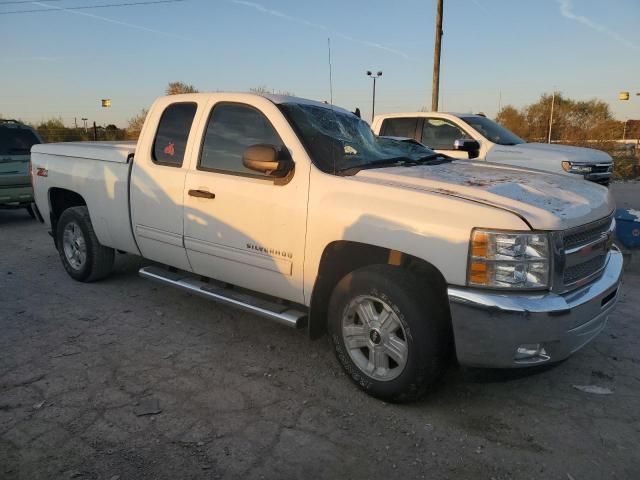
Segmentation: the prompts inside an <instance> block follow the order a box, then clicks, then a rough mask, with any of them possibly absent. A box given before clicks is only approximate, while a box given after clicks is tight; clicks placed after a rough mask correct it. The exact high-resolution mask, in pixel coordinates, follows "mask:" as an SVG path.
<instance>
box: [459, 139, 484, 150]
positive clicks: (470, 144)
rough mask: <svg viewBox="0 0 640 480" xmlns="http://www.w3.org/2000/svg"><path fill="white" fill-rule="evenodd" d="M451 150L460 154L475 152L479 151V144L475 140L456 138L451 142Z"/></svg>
mask: <svg viewBox="0 0 640 480" xmlns="http://www.w3.org/2000/svg"><path fill="white" fill-rule="evenodd" d="M453 149H454V150H460V151H461V152H469V153H471V152H477V151H478V150H480V144H479V143H478V142H477V141H476V140H470V139H468V138H458V139H457V140H454V142H453Z"/></svg>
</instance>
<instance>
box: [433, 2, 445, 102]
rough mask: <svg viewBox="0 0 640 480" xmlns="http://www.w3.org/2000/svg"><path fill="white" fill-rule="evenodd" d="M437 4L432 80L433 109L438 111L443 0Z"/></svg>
mask: <svg viewBox="0 0 640 480" xmlns="http://www.w3.org/2000/svg"><path fill="white" fill-rule="evenodd" d="M436 3H437V5H436V38H435V41H434V44H433V78H432V80H431V110H432V111H434V112H437V111H438V99H439V96H440V52H441V50H442V11H443V8H444V7H443V5H442V4H443V0H438V1H437V2H436Z"/></svg>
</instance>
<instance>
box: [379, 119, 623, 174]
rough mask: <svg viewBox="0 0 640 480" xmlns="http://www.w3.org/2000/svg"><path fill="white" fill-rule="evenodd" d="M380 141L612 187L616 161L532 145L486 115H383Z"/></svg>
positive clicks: (598, 153) (584, 152) (584, 151)
mask: <svg viewBox="0 0 640 480" xmlns="http://www.w3.org/2000/svg"><path fill="white" fill-rule="evenodd" d="M372 129H373V131H374V132H375V133H376V134H377V135H383V136H392V137H406V138H412V139H415V140H417V141H418V142H421V143H423V144H424V145H427V146H428V147H430V148H432V149H433V150H435V151H437V152H441V153H444V154H446V155H448V156H450V157H453V158H460V159H472V160H484V161H487V162H495V163H500V164H505V165H515V166H519V167H526V168H534V169H539V170H544V171H548V172H554V173H559V174H566V175H572V176H574V177H578V176H580V177H583V178H585V179H586V180H590V181H592V182H596V183H599V184H602V185H608V184H609V181H610V178H611V174H612V172H613V160H612V158H611V156H610V155H608V154H607V153H605V152H602V151H600V150H595V149H592V148H582V147H574V146H568V145H558V144H547V143H528V142H526V141H525V140H523V139H522V138H520V137H518V136H517V135H516V134H514V133H513V132H511V131H509V130H508V129H506V128H505V127H503V126H502V125H500V124H499V123H496V122H494V121H493V120H491V119H489V118H487V117H486V116H484V115H474V114H465V113H443V112H409V113H394V114H385V115H377V116H376V117H375V118H374V121H373V125H372Z"/></svg>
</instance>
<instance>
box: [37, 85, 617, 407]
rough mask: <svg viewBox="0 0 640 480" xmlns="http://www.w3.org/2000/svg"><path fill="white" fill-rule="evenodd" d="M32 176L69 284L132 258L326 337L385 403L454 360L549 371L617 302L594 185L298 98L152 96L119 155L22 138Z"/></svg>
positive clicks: (166, 278) (176, 280) (149, 273)
mask: <svg viewBox="0 0 640 480" xmlns="http://www.w3.org/2000/svg"><path fill="white" fill-rule="evenodd" d="M32 169H33V175H32V178H33V182H34V191H35V200H36V205H37V209H38V211H37V214H38V216H39V217H40V219H41V220H42V221H43V222H45V223H46V225H47V226H48V227H49V228H50V229H51V232H52V235H53V237H54V240H55V246H56V248H57V250H58V252H59V256H60V259H61V261H62V265H63V266H64V268H65V269H66V271H67V272H68V274H69V275H70V276H71V277H72V278H73V279H75V280H78V281H82V282H89V281H94V280H99V279H101V278H104V277H106V276H107V275H108V274H109V272H110V271H111V269H112V265H113V261H114V255H115V252H128V253H131V254H136V255H141V256H142V257H145V258H147V259H150V260H152V261H153V264H152V265H150V266H145V267H143V268H142V269H141V270H140V275H141V276H143V277H146V278H148V279H151V280H154V281H157V282H160V283H162V284H165V285H168V286H173V287H177V288H179V289H183V290H185V291H187V292H192V293H195V294H198V295H201V296H203V297H206V298H209V299H212V300H215V301H218V302H221V303H223V304H227V305H232V306H235V307H238V308H241V309H244V310H247V311H249V312H253V313H255V314H257V315H259V316H262V317H266V318H268V319H272V320H275V321H277V322H280V323H281V324H284V325H287V326H291V327H306V329H307V331H308V334H309V336H310V337H311V338H318V337H321V336H323V335H324V334H325V333H328V336H329V338H330V341H331V342H332V344H333V348H334V350H335V353H336V356H337V359H338V361H339V363H340V364H341V365H342V367H343V368H344V370H345V371H346V373H347V375H348V376H349V377H350V378H351V379H352V380H353V381H354V382H355V384H357V385H358V386H359V387H360V388H362V389H363V390H365V391H366V392H368V393H370V394H372V395H374V396H376V397H378V398H383V399H386V400H390V401H408V400H412V399H415V398H417V397H419V396H420V395H422V394H423V393H424V392H425V391H427V390H428V389H429V387H430V386H431V385H433V383H434V381H435V380H436V379H437V378H438V376H439V375H440V374H441V372H442V371H443V369H444V367H445V366H446V365H447V364H448V362H450V361H451V360H452V359H453V358H454V355H455V357H456V358H457V360H458V362H460V364H463V365H473V366H480V367H499V368H504V367H526V366H531V365H541V364H547V363H553V362H558V361H560V360H563V359H565V358H567V357H568V356H569V355H571V354H572V353H573V352H575V351H576V350H578V349H580V348H581V347H583V346H584V345H586V344H587V343H588V342H589V341H591V340H592V339H593V338H594V337H596V336H597V335H598V333H599V332H600V331H601V330H602V329H603V328H604V327H605V325H606V322H607V317H608V315H609V314H610V312H611V310H612V308H613V307H614V304H615V303H616V300H617V298H618V292H619V285H620V279H621V272H622V255H621V253H620V252H619V250H618V249H617V248H616V247H615V246H614V245H613V244H612V231H613V228H614V219H613V212H614V203H613V200H612V198H611V195H610V194H609V192H608V190H607V189H606V188H605V187H602V186H600V185H596V184H593V183H590V182H584V181H582V180H576V179H574V178H571V177H568V176H563V175H556V174H551V173H544V172H538V171H533V170H528V169H524V168H516V167H500V166H496V165H494V164H483V163H481V162H470V161H459V160H452V159H451V158H449V157H447V156H444V155H441V154H438V153H436V152H433V151H432V150H429V149H427V148H426V147H424V146H423V145H421V144H418V143H413V144H412V143H407V142H401V141H396V140H391V139H385V138H380V137H377V136H375V135H374V134H373V132H372V131H371V129H370V128H369V126H368V124H367V123H365V122H364V121H362V120H361V119H359V118H358V117H356V116H355V115H353V114H352V113H350V112H348V111H346V110H343V109H341V108H338V107H335V106H332V105H328V104H324V103H319V102H314V101H311V100H305V99H300V98H294V97H285V96H274V95H257V94H245V93H207V94H204V93H200V94H186V95H175V96H170V97H162V98H159V99H158V100H156V101H155V103H154V104H153V106H152V107H151V109H150V110H149V113H148V115H147V118H146V121H145V123H144V127H143V129H142V132H141V135H140V138H139V140H138V142H137V144H134V143H126V142H125V143H108V142H102V143H98V142H97V143H93V142H89V143H60V144H45V145H36V146H34V147H33V149H32ZM188 298H189V297H186V296H185V301H187V300H188Z"/></svg>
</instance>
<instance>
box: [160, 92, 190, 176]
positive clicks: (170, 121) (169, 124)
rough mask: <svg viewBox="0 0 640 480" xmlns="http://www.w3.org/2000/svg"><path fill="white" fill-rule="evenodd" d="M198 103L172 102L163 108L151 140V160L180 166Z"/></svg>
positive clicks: (171, 165)
mask: <svg viewBox="0 0 640 480" xmlns="http://www.w3.org/2000/svg"><path fill="white" fill-rule="evenodd" d="M197 109H198V105H197V104H196V103H192V102H185V103H173V104H171V105H169V106H168V107H167V108H165V110H164V112H162V117H160V122H159V123H158V130H157V131H156V136H155V138H154V140H153V149H152V160H153V163H156V164H158V165H165V166H168V167H181V166H182V162H183V161H184V154H185V150H186V149H187V140H188V139H189V132H190V131H191V125H192V124H193V118H194V117H195V114H196V110H197Z"/></svg>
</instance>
